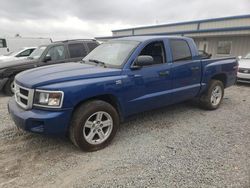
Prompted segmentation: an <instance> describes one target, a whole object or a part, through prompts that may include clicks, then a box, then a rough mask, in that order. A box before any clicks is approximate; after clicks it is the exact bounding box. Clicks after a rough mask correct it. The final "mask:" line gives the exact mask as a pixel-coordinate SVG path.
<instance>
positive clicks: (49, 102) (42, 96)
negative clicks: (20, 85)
mask: <svg viewBox="0 0 250 188" xmlns="http://www.w3.org/2000/svg"><path fill="white" fill-rule="evenodd" d="M62 102H63V92H62V91H43V90H36V92H35V97H34V106H40V107H47V108H61V107H62Z"/></svg>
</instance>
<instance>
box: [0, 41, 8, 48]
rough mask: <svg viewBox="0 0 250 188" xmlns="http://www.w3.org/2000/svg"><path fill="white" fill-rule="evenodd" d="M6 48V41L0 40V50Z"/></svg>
mask: <svg viewBox="0 0 250 188" xmlns="http://www.w3.org/2000/svg"><path fill="white" fill-rule="evenodd" d="M6 47H7V44H6V40H5V39H0V48H6Z"/></svg>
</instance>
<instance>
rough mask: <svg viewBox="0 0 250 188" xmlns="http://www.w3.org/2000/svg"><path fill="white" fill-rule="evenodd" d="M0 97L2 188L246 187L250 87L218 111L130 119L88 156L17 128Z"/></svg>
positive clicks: (178, 108)
mask: <svg viewBox="0 0 250 188" xmlns="http://www.w3.org/2000/svg"><path fill="white" fill-rule="evenodd" d="M8 99H9V98H8V97H4V96H3V95H2V96H1V97H0V120H1V126H0V187H240V188H247V187H250V116H249V112H250V86H247V85H238V86H234V87H231V88H229V89H227V90H226V93H225V98H224V101H223V104H222V105H221V107H220V108H219V109H218V110H216V111H205V110H201V109H199V108H198V107H197V106H195V105H191V104H189V103H182V104H178V105H173V106H170V107H167V108H163V109H160V110H156V111H153V112H147V113H143V114H140V115H138V116H135V117H134V118H133V119H131V120H129V121H128V122H126V123H123V124H122V125H121V128H120V130H119V132H118V134H117V136H116V138H115V139H114V141H113V142H112V144H111V145H110V146H109V147H107V148H105V149H103V150H101V151H97V152H92V153H85V152H81V151H79V150H78V149H77V148H75V147H74V146H73V145H72V144H71V143H70V142H69V141H68V140H66V139H59V138H47V137H43V136H40V135H34V134H30V133H25V132H23V131H20V130H18V129H16V128H15V126H14V124H13V122H12V121H11V119H10V117H9V115H8V113H7V108H6V103H7V101H8Z"/></svg>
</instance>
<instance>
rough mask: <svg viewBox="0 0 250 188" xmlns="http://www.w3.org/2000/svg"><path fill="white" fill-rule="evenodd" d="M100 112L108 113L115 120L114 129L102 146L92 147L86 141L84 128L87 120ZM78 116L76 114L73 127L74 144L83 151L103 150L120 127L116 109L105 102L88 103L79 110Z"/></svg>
mask: <svg viewBox="0 0 250 188" xmlns="http://www.w3.org/2000/svg"><path fill="white" fill-rule="evenodd" d="M98 111H104V112H106V113H108V114H109V115H110V116H111V118H112V120H113V129H112V132H111V134H110V136H109V137H108V139H107V140H105V141H104V142H103V143H101V144H97V145H92V144H90V143H88V142H87V141H86V139H85V138H84V136H83V128H84V124H85V122H86V120H87V119H88V118H89V117H90V116H91V115H93V114H94V113H96V112H98ZM75 113H76V114H74V116H75V117H73V118H75V121H73V124H72V125H71V126H72V131H73V135H72V136H73V139H74V140H73V142H75V144H76V145H77V146H78V147H79V148H81V149H82V150H85V151H96V150H99V149H102V148H104V147H106V146H107V145H108V144H109V143H110V142H111V141H112V140H113V138H114V136H115V134H116V132H117V129H118V127H119V116H118V114H117V112H116V110H115V108H114V107H113V106H112V105H110V104H108V103H106V102H104V101H91V102H88V103H86V104H84V105H82V106H81V107H80V108H78V110H77V111H76V112H75ZM72 136H71V137H72Z"/></svg>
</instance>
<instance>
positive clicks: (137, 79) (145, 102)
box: [125, 41, 172, 114]
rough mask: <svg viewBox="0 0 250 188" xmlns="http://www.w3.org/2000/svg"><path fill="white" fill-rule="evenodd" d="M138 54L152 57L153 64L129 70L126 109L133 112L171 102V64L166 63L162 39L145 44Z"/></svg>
mask: <svg viewBox="0 0 250 188" xmlns="http://www.w3.org/2000/svg"><path fill="white" fill-rule="evenodd" d="M140 55H148V56H152V57H153V60H154V62H153V64H152V65H148V66H144V67H141V68H139V69H135V70H131V71H130V72H129V74H128V77H129V82H130V88H129V89H128V90H127V92H126V95H125V97H126V98H127V104H126V105H127V107H126V110H127V112H126V113H128V114H134V113H138V112H141V111H145V110H150V109H153V108H157V107H160V106H164V105H167V104H169V103H170V102H171V95H170V93H169V91H170V89H171V88H172V80H171V76H170V69H171V65H170V64H168V63H167V60H166V59H167V58H166V51H165V47H164V42H163V41H156V42H151V43H149V44H148V45H146V46H145V47H144V48H143V50H142V51H141V53H140V54H139V56H140Z"/></svg>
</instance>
